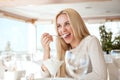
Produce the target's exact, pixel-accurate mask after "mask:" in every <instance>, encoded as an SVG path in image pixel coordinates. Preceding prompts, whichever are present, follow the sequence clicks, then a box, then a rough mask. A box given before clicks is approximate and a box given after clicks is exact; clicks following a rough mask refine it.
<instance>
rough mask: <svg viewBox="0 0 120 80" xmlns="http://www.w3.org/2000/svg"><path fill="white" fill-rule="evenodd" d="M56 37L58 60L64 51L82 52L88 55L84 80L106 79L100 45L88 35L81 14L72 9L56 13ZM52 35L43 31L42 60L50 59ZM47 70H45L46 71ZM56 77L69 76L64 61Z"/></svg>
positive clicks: (63, 54)
mask: <svg viewBox="0 0 120 80" xmlns="http://www.w3.org/2000/svg"><path fill="white" fill-rule="evenodd" d="M55 22H56V31H57V35H59V36H60V37H58V38H57V39H56V41H57V42H56V48H57V55H58V59H59V60H65V53H66V51H68V50H69V51H72V54H74V52H75V51H78V52H79V53H82V52H84V53H85V54H87V55H88V56H89V66H88V71H87V74H86V75H85V76H83V77H82V78H83V79H85V80H93V79H94V80H107V69H106V64H105V61H104V56H103V53H102V49H101V46H100V44H99V41H98V39H97V38H96V37H95V36H92V35H90V33H89V31H88V29H87V28H86V25H85V23H84V22H83V20H82V18H81V16H80V15H79V13H78V12H77V11H75V10H74V9H70V8H68V9H64V10H62V11H60V12H59V13H58V14H57V15H56V19H55ZM51 41H53V39H52V35H50V34H49V33H44V34H43V35H42V39H41V43H42V46H43V49H44V57H43V60H44V61H45V60H47V59H50V46H49V44H50V42H51ZM42 70H43V72H44V73H48V70H47V68H46V66H45V65H42ZM46 71H47V72H46ZM57 76H58V77H69V76H71V75H69V74H68V73H67V68H66V64H65V63H64V64H63V65H62V66H61V67H60V70H59V72H58V74H57Z"/></svg>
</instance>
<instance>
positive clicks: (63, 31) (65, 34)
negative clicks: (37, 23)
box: [57, 14, 75, 44]
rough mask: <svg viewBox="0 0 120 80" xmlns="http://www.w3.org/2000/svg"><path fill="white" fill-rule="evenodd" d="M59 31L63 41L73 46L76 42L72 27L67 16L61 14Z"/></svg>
mask: <svg viewBox="0 0 120 80" xmlns="http://www.w3.org/2000/svg"><path fill="white" fill-rule="evenodd" d="M57 30H58V34H59V35H60V36H62V38H63V40H64V41H65V42H66V43H68V44H72V43H73V42H74V40H75V38H74V35H73V31H72V28H71V25H70V21H69V19H68V17H67V15H66V14H60V15H59V16H58V17H57Z"/></svg>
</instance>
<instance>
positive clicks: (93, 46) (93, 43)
mask: <svg viewBox="0 0 120 80" xmlns="http://www.w3.org/2000/svg"><path fill="white" fill-rule="evenodd" d="M87 45H88V55H89V57H90V62H91V65H92V72H90V73H88V74H87V75H85V76H83V79H85V80H107V67H106V63H105V60H104V54H103V52H102V48H101V45H100V43H99V40H98V39H97V38H96V37H94V36H92V38H91V39H89V41H88V44H87Z"/></svg>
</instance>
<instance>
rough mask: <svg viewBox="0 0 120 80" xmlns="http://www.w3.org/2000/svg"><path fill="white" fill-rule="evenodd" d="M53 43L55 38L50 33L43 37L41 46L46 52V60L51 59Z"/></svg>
mask: <svg viewBox="0 0 120 80" xmlns="http://www.w3.org/2000/svg"><path fill="white" fill-rule="evenodd" d="M52 41H53V37H52V36H51V35H50V34H49V33H44V34H43V35H42V37H41V44H42V47H43V50H44V57H43V59H44V60H46V59H48V58H49V57H50V42H52Z"/></svg>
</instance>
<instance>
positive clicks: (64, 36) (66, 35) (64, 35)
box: [61, 33, 70, 38]
mask: <svg viewBox="0 0 120 80" xmlns="http://www.w3.org/2000/svg"><path fill="white" fill-rule="evenodd" d="M69 35H70V33H67V34H63V35H62V36H61V37H62V38H66V37H68V36H69Z"/></svg>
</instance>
